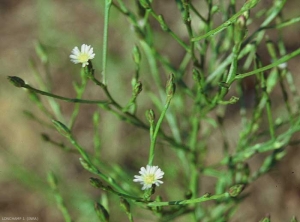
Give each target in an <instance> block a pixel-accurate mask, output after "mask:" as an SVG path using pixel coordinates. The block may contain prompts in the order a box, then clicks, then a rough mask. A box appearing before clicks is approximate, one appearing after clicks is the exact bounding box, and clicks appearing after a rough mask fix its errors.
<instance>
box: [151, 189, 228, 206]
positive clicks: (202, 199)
mask: <svg viewBox="0 0 300 222" xmlns="http://www.w3.org/2000/svg"><path fill="white" fill-rule="evenodd" d="M228 197H230V195H229V193H228V192H226V193H222V194H216V195H212V196H210V195H203V196H202V197H199V198H195V199H191V200H177V201H168V202H151V203H148V204H147V206H148V207H162V206H171V205H186V204H195V203H201V202H205V201H209V200H219V199H223V198H228Z"/></svg>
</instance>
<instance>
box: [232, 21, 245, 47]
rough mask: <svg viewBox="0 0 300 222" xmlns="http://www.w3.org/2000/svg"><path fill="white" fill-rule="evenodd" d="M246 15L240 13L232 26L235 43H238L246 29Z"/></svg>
mask: <svg viewBox="0 0 300 222" xmlns="http://www.w3.org/2000/svg"><path fill="white" fill-rule="evenodd" d="M246 22H247V20H246V17H245V16H244V15H241V16H239V17H238V19H237V20H236V22H235V26H234V42H235V43H240V42H242V41H243V39H244V37H245V35H246V31H247V26H246Z"/></svg>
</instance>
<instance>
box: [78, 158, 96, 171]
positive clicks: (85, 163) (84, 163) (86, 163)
mask: <svg viewBox="0 0 300 222" xmlns="http://www.w3.org/2000/svg"><path fill="white" fill-rule="evenodd" d="M79 162H80V164H81V166H82V167H83V168H84V169H86V170H87V171H89V172H91V173H98V170H97V169H96V168H95V167H94V166H92V165H91V164H90V163H88V162H87V161H85V160H84V159H83V158H79Z"/></svg>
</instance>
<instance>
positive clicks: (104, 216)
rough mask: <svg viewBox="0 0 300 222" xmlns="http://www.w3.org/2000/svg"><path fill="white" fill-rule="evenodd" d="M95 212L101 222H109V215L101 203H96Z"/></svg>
mask: <svg viewBox="0 0 300 222" xmlns="http://www.w3.org/2000/svg"><path fill="white" fill-rule="evenodd" d="M94 207H95V211H96V213H97V215H98V218H99V220H100V221H101V222H108V221H109V214H108V211H107V210H106V209H105V208H104V206H103V205H102V204H100V203H97V202H95V205H94Z"/></svg>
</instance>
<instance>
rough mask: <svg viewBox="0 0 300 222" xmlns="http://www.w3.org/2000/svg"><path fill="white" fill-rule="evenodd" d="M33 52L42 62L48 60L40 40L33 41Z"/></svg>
mask: <svg viewBox="0 0 300 222" xmlns="http://www.w3.org/2000/svg"><path fill="white" fill-rule="evenodd" d="M35 52H36V54H37V55H38V57H39V58H40V60H41V61H42V63H44V64H45V63H47V62H48V55H47V53H46V49H45V47H44V46H43V45H42V44H41V43H40V42H36V43H35Z"/></svg>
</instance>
